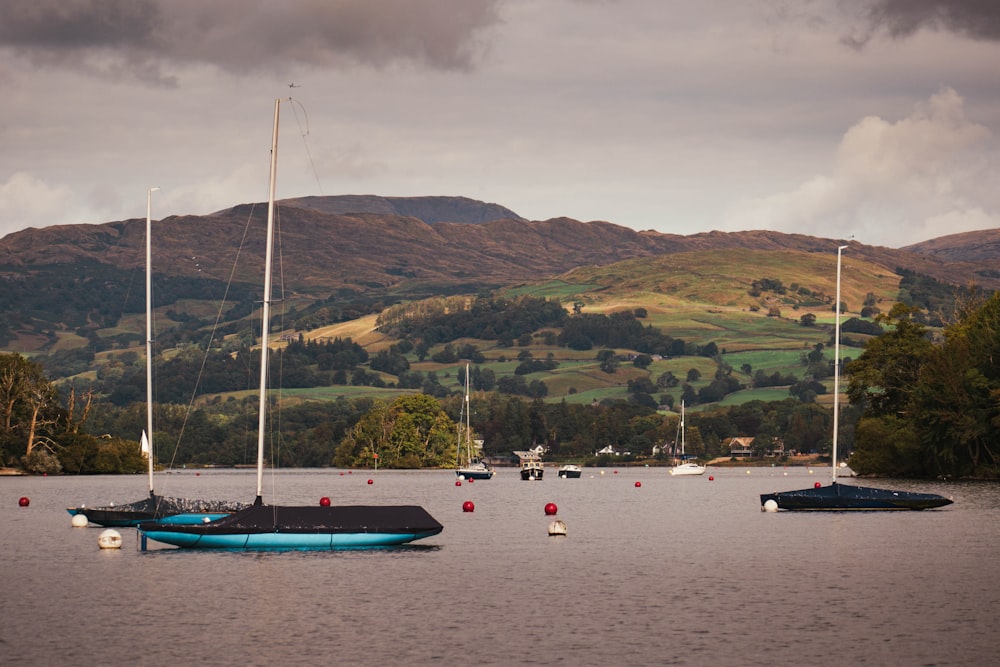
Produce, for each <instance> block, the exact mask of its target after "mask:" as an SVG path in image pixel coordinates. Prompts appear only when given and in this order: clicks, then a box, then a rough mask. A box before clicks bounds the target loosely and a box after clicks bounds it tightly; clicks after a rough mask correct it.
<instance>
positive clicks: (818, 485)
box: [813, 482, 823, 489]
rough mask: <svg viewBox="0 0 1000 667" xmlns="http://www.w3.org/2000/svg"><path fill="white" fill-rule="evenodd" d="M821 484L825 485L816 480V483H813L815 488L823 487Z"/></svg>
mask: <svg viewBox="0 0 1000 667" xmlns="http://www.w3.org/2000/svg"><path fill="white" fill-rule="evenodd" d="M821 486H823V485H822V484H820V483H819V482H816V483H815V484H813V488H814V489H818V488H819V487H821Z"/></svg>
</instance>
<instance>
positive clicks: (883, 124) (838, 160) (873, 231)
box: [725, 88, 1000, 246]
mask: <svg viewBox="0 0 1000 667" xmlns="http://www.w3.org/2000/svg"><path fill="white" fill-rule="evenodd" d="M997 155H998V150H997V145H996V142H995V140H994V137H993V134H992V133H991V132H990V130H989V129H988V128H987V127H985V126H983V125H980V124H977V123H974V122H972V121H971V120H969V119H968V118H967V117H966V115H965V110H964V101H963V99H962V98H961V97H960V96H959V95H958V93H957V92H956V91H954V90H953V89H951V88H944V89H942V90H941V91H940V92H938V93H937V94H935V95H933V96H932V97H931V98H930V99H929V100H928V101H927V102H925V103H921V104H918V105H917V106H916V108H915V109H914V110H913V112H912V113H911V114H910V115H909V116H908V117H906V118H902V119H900V120H898V121H896V122H890V121H887V120H885V119H883V118H880V117H877V116H869V117H866V118H863V119H861V120H860V121H858V122H857V123H856V124H855V125H854V126H853V127H851V128H850V129H849V130H848V131H847V132H846V133H845V134H844V136H843V138H842V139H841V141H840V143H839V145H838V146H837V150H836V152H835V153H834V154H833V155H832V156H831V163H830V165H829V167H830V169H829V174H821V175H816V176H813V177H811V178H809V179H808V180H806V181H804V182H803V183H802V184H801V185H799V186H798V187H797V188H795V189H794V190H791V191H789V192H783V193H779V194H774V195H770V196H764V197H758V198H754V199H750V200H747V201H742V202H739V203H737V204H735V205H734V206H732V207H731V208H730V209H729V210H728V211H727V213H726V218H725V228H726V229H748V228H749V229H776V230H779V231H785V232H800V233H804V234H812V235H816V236H824V237H833V238H846V237H848V236H851V235H853V236H855V238H857V240H859V241H861V242H862V243H867V244H873V245H889V246H898V245H905V244H908V243H912V242H915V241H917V240H923V239H926V238H932V237H934V236H941V235H944V234H952V233H956V232H962V231H969V230H972V229H982V228H989V227H996V226H1000V198H998V196H997V195H996V194H993V191H992V189H987V188H984V187H983V186H982V184H984V183H996V182H997V177H998V176H1000V173H997V169H996V167H995V164H996V156H997ZM945 223H946V224H945Z"/></svg>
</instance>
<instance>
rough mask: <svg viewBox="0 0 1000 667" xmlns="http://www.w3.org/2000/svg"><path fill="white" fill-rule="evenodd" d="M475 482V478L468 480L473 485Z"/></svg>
mask: <svg viewBox="0 0 1000 667" xmlns="http://www.w3.org/2000/svg"><path fill="white" fill-rule="evenodd" d="M475 481H476V478H475V477H470V478H469V479H468V482H469V484H472V483H473V482H475Z"/></svg>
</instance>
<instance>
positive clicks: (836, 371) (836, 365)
mask: <svg viewBox="0 0 1000 667" xmlns="http://www.w3.org/2000/svg"><path fill="white" fill-rule="evenodd" d="M847 247H848V246H846V245H842V246H837V300H836V302H835V303H834V307H833V308H834V310H835V311H836V313H837V316H836V318H835V319H834V328H833V453H832V455H831V456H830V459H831V462H832V464H833V470H832V471H831V475H832V476H833V482H832V483H833V484H836V483H837V433H838V426H839V424H840V256H841V254H842V252H843V251H844V250H845V249H847Z"/></svg>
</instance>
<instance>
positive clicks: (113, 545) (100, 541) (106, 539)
mask: <svg viewBox="0 0 1000 667" xmlns="http://www.w3.org/2000/svg"><path fill="white" fill-rule="evenodd" d="M97 546H99V547H101V548H102V549H121V548H122V536H121V533H119V532H118V531H117V530H112V529H111V528H108V529H107V530H105V531H103V532H102V533H101V536H100V537H98V538H97Z"/></svg>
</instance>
